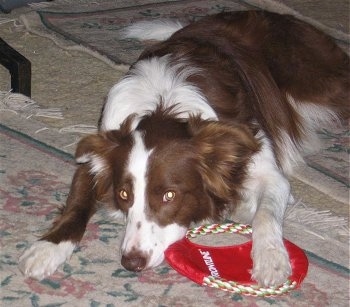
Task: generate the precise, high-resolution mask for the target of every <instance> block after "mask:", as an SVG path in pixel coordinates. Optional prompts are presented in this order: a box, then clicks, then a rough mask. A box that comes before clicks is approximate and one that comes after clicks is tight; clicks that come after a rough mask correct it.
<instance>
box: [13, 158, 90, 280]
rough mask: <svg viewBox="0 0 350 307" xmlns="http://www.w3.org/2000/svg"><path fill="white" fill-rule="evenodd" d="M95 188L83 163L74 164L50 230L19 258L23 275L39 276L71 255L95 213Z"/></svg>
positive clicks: (45, 275) (44, 275) (51, 270)
mask: <svg viewBox="0 0 350 307" xmlns="http://www.w3.org/2000/svg"><path fill="white" fill-rule="evenodd" d="M95 203H96V191H95V188H94V181H93V176H92V175H91V174H90V173H89V168H88V166H87V165H81V166H79V167H78V169H77V171H76V173H75V175H74V178H73V182H72V185H71V190H70V193H69V196H68V199H67V204H66V207H65V208H64V210H63V213H62V215H61V216H60V217H59V218H58V220H57V221H56V222H55V223H54V225H53V227H52V229H51V230H50V231H49V232H48V233H47V234H45V235H44V236H43V237H42V238H41V240H40V241H38V242H36V243H34V244H33V245H32V246H31V247H30V248H29V249H28V250H27V251H25V253H24V254H23V255H22V256H21V257H20V259H19V268H20V270H21V271H22V272H23V273H24V275H25V276H28V277H33V278H36V279H39V280H41V279H43V278H45V277H47V276H49V275H51V274H52V273H53V272H54V271H55V270H56V269H57V267H58V266H59V265H61V264H62V263H64V262H65V261H66V259H67V258H69V257H70V256H71V254H72V253H73V250H74V248H75V246H76V245H77V244H78V243H79V241H80V240H81V238H82V237H83V234H84V232H85V229H86V225H87V223H88V221H89V219H90V217H91V216H92V215H93V214H94V212H95Z"/></svg>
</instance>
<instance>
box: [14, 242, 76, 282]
mask: <svg viewBox="0 0 350 307" xmlns="http://www.w3.org/2000/svg"><path fill="white" fill-rule="evenodd" d="M74 247H75V245H74V244H73V243H72V242H70V241H66V242H61V243H59V244H55V243H51V242H48V241H38V242H35V243H34V244H33V245H32V246H31V247H30V248H29V249H28V250H26V251H25V252H24V254H23V255H22V256H21V257H20V258H19V269H20V271H21V272H22V273H23V274H24V275H25V276H27V277H33V278H35V279H38V280H41V279H44V278H45V277H47V276H49V275H51V274H52V273H53V272H55V271H56V269H57V267H58V266H59V265H61V264H62V263H63V262H65V261H66V259H67V258H68V257H70V255H71V254H72V253H73V250H74Z"/></svg>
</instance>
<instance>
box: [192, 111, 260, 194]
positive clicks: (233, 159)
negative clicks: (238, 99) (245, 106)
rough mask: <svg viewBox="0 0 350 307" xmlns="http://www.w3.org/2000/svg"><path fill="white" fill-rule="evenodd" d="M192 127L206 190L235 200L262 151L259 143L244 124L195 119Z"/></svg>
mask: <svg viewBox="0 0 350 307" xmlns="http://www.w3.org/2000/svg"><path fill="white" fill-rule="evenodd" d="M189 127H190V131H191V134H192V135H193V140H192V141H193V143H194V144H193V145H194V148H195V150H196V156H197V158H196V159H197V162H198V165H199V171H200V173H201V176H202V178H203V181H204V184H205V185H206V188H207V189H208V190H209V191H210V192H211V193H212V194H213V195H215V196H216V197H219V198H221V199H225V200H228V199H232V196H233V194H234V193H235V191H237V187H238V186H239V185H241V184H242V182H243V179H244V178H245V173H246V167H247V164H248V163H249V161H250V159H251V157H252V155H253V154H254V153H255V152H257V151H258V150H259V148H260V145H259V143H258V141H257V140H256V139H255V138H254V135H253V134H252V132H251V131H250V130H249V129H248V128H247V127H245V126H243V125H230V124H227V123H222V122H219V121H208V120H201V119H199V118H192V119H190V121H189Z"/></svg>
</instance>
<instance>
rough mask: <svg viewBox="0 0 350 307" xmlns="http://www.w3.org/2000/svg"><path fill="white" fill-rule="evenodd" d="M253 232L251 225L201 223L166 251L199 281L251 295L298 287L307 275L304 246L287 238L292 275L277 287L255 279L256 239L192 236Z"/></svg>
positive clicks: (180, 268)
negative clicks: (213, 242) (213, 240)
mask: <svg viewBox="0 0 350 307" xmlns="http://www.w3.org/2000/svg"><path fill="white" fill-rule="evenodd" d="M223 232H229V233H240V234H251V233H252V228H251V227H250V226H248V225H244V224H237V223H228V224H213V225H207V226H199V227H196V228H193V229H190V230H188V231H187V234H186V237H185V238H183V239H182V240H180V241H177V242H175V243H174V244H172V245H171V246H169V247H168V249H167V250H166V251H165V259H166V261H167V262H168V263H169V265H170V266H171V267H172V268H173V269H174V270H176V271H177V272H178V273H180V274H182V275H184V276H186V277H188V278H189V279H191V280H192V281H194V282H195V283H197V284H200V285H203V286H209V287H214V288H218V289H221V290H224V291H229V292H233V293H239V294H243V295H251V296H277V295H281V294H285V293H288V292H289V291H291V290H293V289H295V288H297V287H298V286H299V285H300V284H301V282H302V281H303V279H304V278H305V276H306V273H307V270H308V260H307V257H306V255H305V253H304V252H303V250H302V249H301V248H299V247H298V246H296V245H295V244H293V243H291V242H289V241H288V240H285V239H284V245H285V247H286V249H287V251H288V254H289V258H290V262H291V267H292V274H291V276H290V277H289V278H288V280H287V281H286V282H285V283H284V284H282V285H280V286H277V287H266V288H262V287H259V286H258V285H257V283H256V282H255V281H253V280H252V279H251V274H250V272H251V270H252V267H253V262H252V260H251V257H250V253H251V249H252V241H248V242H246V243H243V244H238V245H233V246H218V247H214V246H205V245H199V244H196V243H193V242H191V241H190V240H189V238H195V237H197V236H198V235H206V234H210V233H214V234H215V233H223Z"/></svg>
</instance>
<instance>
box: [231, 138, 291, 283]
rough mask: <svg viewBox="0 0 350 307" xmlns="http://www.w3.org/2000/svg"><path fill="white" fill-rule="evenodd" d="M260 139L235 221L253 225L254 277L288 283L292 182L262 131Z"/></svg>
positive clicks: (263, 280) (263, 281)
mask: <svg viewBox="0 0 350 307" xmlns="http://www.w3.org/2000/svg"><path fill="white" fill-rule="evenodd" d="M259 136H260V138H261V140H262V148H261V151H260V152H258V153H257V154H255V155H254V156H253V159H252V162H251V163H250V165H249V168H248V179H247V181H246V182H245V192H244V194H243V195H242V196H243V202H242V204H241V205H240V206H239V207H238V210H237V212H236V215H235V218H236V220H240V221H242V222H244V223H249V224H252V226H253V250H252V258H253V262H254V266H253V272H252V277H253V278H254V279H256V280H259V282H260V283H262V284H263V285H265V286H268V285H271V284H281V283H283V282H285V281H286V280H287V278H288V276H289V274H290V272H291V268H290V263H289V257H288V254H287V251H286V249H285V247H284V245H283V241H282V224H283V216H284V212H285V210H286V207H287V204H288V202H289V201H290V200H291V199H292V198H291V195H290V187H289V182H288V180H287V179H286V178H285V177H284V175H283V174H282V173H281V171H280V170H279V168H278V166H277V164H276V162H275V158H274V154H273V151H272V148H271V145H270V143H269V141H268V139H267V138H266V137H265V136H264V134H263V133H262V132H259Z"/></svg>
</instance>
